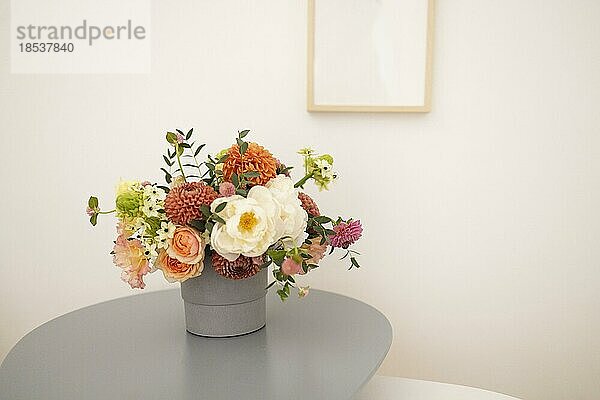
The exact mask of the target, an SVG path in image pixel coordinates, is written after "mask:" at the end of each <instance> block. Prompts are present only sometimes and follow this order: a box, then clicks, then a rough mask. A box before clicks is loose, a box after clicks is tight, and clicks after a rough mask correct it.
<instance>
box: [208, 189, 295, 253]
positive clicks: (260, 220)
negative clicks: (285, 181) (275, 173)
mask: <svg viewBox="0 0 600 400" xmlns="http://www.w3.org/2000/svg"><path fill="white" fill-rule="evenodd" d="M224 202H226V203H227V205H226V206H225V208H224V209H223V210H222V211H220V212H219V213H218V215H219V216H220V217H221V218H223V220H225V224H221V223H217V224H215V226H214V227H213V230H212V233H211V236H210V243H211V246H212V248H213V249H214V250H215V251H216V252H217V253H219V254H220V255H221V256H223V257H224V258H226V259H227V260H229V261H234V260H235V259H237V258H238V257H239V256H240V254H242V255H244V256H247V257H257V256H260V255H262V254H264V253H265V252H266V251H267V250H268V248H269V246H271V245H272V244H273V243H275V242H276V241H277V240H278V239H279V238H280V237H281V233H282V231H283V224H282V223H281V220H280V218H279V215H280V213H281V210H280V207H279V204H278V203H277V202H276V201H275V199H274V198H273V196H272V195H271V192H269V190H268V189H266V188H265V187H263V186H254V187H253V188H251V189H250V191H249V192H248V197H247V198H244V197H241V196H237V195H234V196H230V197H224V198H218V199H216V200H215V201H214V202H213V203H212V204H211V210H212V211H213V212H215V210H216V208H217V206H218V205H219V204H222V203H224Z"/></svg>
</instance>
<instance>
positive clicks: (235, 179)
mask: <svg viewBox="0 0 600 400" xmlns="http://www.w3.org/2000/svg"><path fill="white" fill-rule="evenodd" d="M231 183H233V186H235V187H236V188H237V187H238V186H240V178H239V177H238V175H237V174H235V173H234V174H231Z"/></svg>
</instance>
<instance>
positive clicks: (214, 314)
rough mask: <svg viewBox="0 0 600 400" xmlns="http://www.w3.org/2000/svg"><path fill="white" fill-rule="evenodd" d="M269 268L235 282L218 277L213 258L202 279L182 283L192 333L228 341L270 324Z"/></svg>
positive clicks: (207, 261) (207, 260)
mask: <svg viewBox="0 0 600 400" xmlns="http://www.w3.org/2000/svg"><path fill="white" fill-rule="evenodd" d="M266 287H267V268H265V269H263V270H261V271H259V272H258V273H257V274H256V275H254V276H252V277H250V278H247V279H240V280H233V279H228V278H225V277H222V276H221V275H218V274H217V273H216V272H215V270H214V269H213V267H212V263H211V260H210V256H208V254H207V256H206V257H205V260H204V270H203V271H202V274H201V275H200V276H197V277H195V278H191V279H188V280H186V281H185V282H182V283H181V297H182V298H183V303H184V307H185V325H186V329H187V331H188V332H190V333H193V334H194V335H199V336H208V337H228V336H239V335H245V334H247V333H252V332H255V331H257V330H259V329H260V328H262V327H263V326H265V323H266V314H267V308H266V301H265V295H266V293H267V292H266V290H265V289H266Z"/></svg>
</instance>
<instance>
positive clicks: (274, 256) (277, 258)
mask: <svg viewBox="0 0 600 400" xmlns="http://www.w3.org/2000/svg"><path fill="white" fill-rule="evenodd" d="M267 254H268V255H269V257H271V260H273V262H274V263H275V264H276V265H279V266H280V265H281V264H282V263H283V259H284V258H285V254H286V251H285V250H269V251H268V252H267Z"/></svg>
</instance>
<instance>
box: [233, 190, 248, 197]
mask: <svg viewBox="0 0 600 400" xmlns="http://www.w3.org/2000/svg"><path fill="white" fill-rule="evenodd" d="M235 194H239V195H240V196H244V197H246V196H247V195H248V192H247V191H246V190H244V189H236V190H235Z"/></svg>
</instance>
